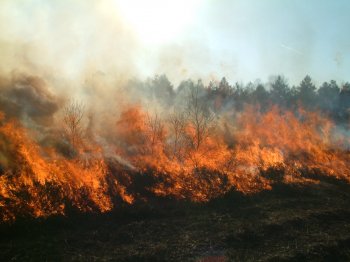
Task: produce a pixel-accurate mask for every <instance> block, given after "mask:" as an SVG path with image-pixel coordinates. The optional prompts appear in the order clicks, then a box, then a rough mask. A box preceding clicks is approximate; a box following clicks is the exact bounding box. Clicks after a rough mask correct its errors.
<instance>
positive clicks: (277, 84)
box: [270, 75, 290, 106]
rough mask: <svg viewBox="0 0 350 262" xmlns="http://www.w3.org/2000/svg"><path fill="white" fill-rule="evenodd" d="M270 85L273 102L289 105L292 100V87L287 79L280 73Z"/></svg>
mask: <svg viewBox="0 0 350 262" xmlns="http://www.w3.org/2000/svg"><path fill="white" fill-rule="evenodd" d="M270 86H271V91H270V93H271V97H272V101H273V103H274V104H277V105H280V106H287V105H288V102H289V100H290V88H289V85H288V83H287V80H286V79H285V78H284V77H283V76H281V75H278V76H277V77H275V78H272V81H271V83H270Z"/></svg>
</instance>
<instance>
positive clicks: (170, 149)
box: [0, 106, 350, 220]
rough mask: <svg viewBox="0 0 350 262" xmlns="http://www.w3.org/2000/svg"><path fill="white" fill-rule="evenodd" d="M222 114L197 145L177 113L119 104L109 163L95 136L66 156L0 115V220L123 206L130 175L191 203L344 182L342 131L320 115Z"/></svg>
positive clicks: (276, 111)
mask: <svg viewBox="0 0 350 262" xmlns="http://www.w3.org/2000/svg"><path fill="white" fill-rule="evenodd" d="M230 118H231V120H227V119H226V118H221V119H216V120H215V121H214V122H213V124H212V126H211V127H210V129H208V132H206V135H205V136H203V139H202V140H201V143H200V144H198V143H197V142H198V141H196V136H195V133H196V129H195V128H196V127H195V126H193V124H192V123H191V121H189V120H188V119H187V118H186V117H184V118H181V121H178V122H176V121H175V122H174V121H173V122H172V121H168V120H167V119H165V118H164V117H161V116H159V115H150V114H147V113H145V112H144V111H143V110H142V108H141V106H134V107H130V108H127V109H126V110H124V111H123V112H122V113H121V114H120V117H119V119H118V120H117V122H116V125H115V131H114V136H115V139H114V140H113V141H111V142H110V146H111V148H113V152H112V155H113V156H114V158H113V159H115V160H116V162H113V163H114V164H113V163H112V162H111V154H110V153H109V154H108V156H107V153H106V152H105V149H104V148H103V147H102V146H100V145H98V143H96V142H91V141H90V142H89V143H88V142H86V141H85V142H84V143H83V144H81V145H80V148H77V149H76V150H77V152H78V154H77V156H75V157H73V158H68V157H66V156H63V155H62V154H60V153H59V152H57V151H56V150H55V149H54V148H50V147H45V146H41V145H40V144H39V143H37V142H36V141H35V139H34V138H33V137H31V136H30V130H28V129H26V128H24V127H23V126H21V124H20V123H19V122H18V121H16V120H8V119H6V117H5V116H4V114H2V113H1V114H0V148H1V150H0V152H1V153H0V166H1V168H2V170H1V175H0V210H1V217H0V218H1V219H2V220H14V219H16V217H17V216H21V215H31V216H33V217H40V216H44V217H45V216H49V215H53V214H64V213H65V212H66V211H67V210H68V209H69V208H76V209H78V210H81V211H82V212H85V211H99V212H106V211H109V210H111V209H113V208H114V207H115V205H116V203H117V201H116V199H118V198H119V199H121V200H122V201H124V202H126V203H128V204H132V203H133V202H134V201H137V200H138V198H140V199H145V196H143V195H142V192H137V190H139V188H140V187H136V186H135V183H136V182H135V181H136V179H137V175H136V174H140V175H142V176H144V177H146V178H149V179H150V181H151V182H150V183H147V184H145V185H142V187H144V188H143V190H144V191H148V192H151V193H153V194H154V195H155V196H162V197H172V198H175V199H189V200H192V201H208V200H210V199H212V198H215V197H217V196H220V195H222V194H224V193H226V192H227V191H229V190H232V189H233V188H234V189H236V190H238V191H241V192H243V193H245V194H249V193H254V192H258V191H261V190H269V189H271V188H272V187H273V184H274V183H276V182H283V183H317V179H316V178H317V176H310V174H316V175H317V174H318V175H326V176H331V177H334V178H337V179H342V180H345V181H347V182H350V175H349V174H350V170H349V167H348V165H347V163H349V160H350V158H349V153H348V152H347V151H346V150H345V149H343V148H342V147H341V144H342V142H344V141H346V137H343V136H342V135H341V134H339V132H337V128H336V126H335V125H334V123H332V121H330V120H329V119H328V118H327V117H324V116H322V115H321V114H320V113H317V112H307V111H305V110H302V109H299V110H298V111H296V112H292V111H287V110H282V109H280V108H278V107H276V106H275V107H272V108H271V109H270V110H268V111H266V112H261V111H260V110H258V108H256V107H247V108H246V109H245V110H243V111H242V112H240V113H236V114H235V115H234V116H231V117H230ZM174 123H177V125H178V124H180V126H178V127H181V128H177V129H176V128H174V125H173V124H174ZM174 141H176V147H174V145H175V144H174Z"/></svg>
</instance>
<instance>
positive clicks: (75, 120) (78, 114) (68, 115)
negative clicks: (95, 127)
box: [63, 101, 84, 148]
mask: <svg viewBox="0 0 350 262" xmlns="http://www.w3.org/2000/svg"><path fill="white" fill-rule="evenodd" d="M63 114H64V115H63V122H64V131H65V135H66V136H67V138H68V140H69V141H70V143H71V145H72V146H73V147H74V148H76V147H77V146H78V145H79V144H80V143H81V142H82V138H83V128H82V119H83V116H84V105H83V104H82V103H80V102H77V101H71V102H70V103H69V104H68V105H67V106H65V107H64V109H63Z"/></svg>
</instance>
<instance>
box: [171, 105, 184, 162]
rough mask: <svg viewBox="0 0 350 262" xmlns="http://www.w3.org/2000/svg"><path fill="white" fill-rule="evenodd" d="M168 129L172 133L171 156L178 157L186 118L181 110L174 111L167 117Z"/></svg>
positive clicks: (182, 141) (182, 142)
mask: <svg viewBox="0 0 350 262" xmlns="http://www.w3.org/2000/svg"><path fill="white" fill-rule="evenodd" d="M169 124H170V129H171V131H172V133H173V152H172V154H173V157H177V158H180V155H181V149H182V147H183V144H184V139H185V133H186V124H187V118H186V115H185V114H184V113H183V112H176V111H175V110H174V113H173V114H171V115H170V117H169Z"/></svg>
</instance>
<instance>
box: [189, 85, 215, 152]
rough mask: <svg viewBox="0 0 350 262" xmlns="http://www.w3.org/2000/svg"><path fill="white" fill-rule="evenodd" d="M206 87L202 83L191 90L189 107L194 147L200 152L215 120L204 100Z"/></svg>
mask: <svg viewBox="0 0 350 262" xmlns="http://www.w3.org/2000/svg"><path fill="white" fill-rule="evenodd" d="M204 92H205V91H204V87H203V84H202V82H201V81H198V83H197V84H196V85H195V86H193V87H192V88H191V89H190V93H189V96H188V105H187V117H188V120H189V123H190V124H191V126H192V127H193V129H194V137H193V143H192V146H193V148H194V149H196V150H198V149H199V147H200V146H201V144H202V143H203V141H204V140H205V139H206V137H207V136H208V134H209V130H210V128H211V124H212V122H213V120H214V116H213V114H212V112H210V110H209V107H208V106H207V105H206V103H205V102H206V100H205V99H203V96H204Z"/></svg>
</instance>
